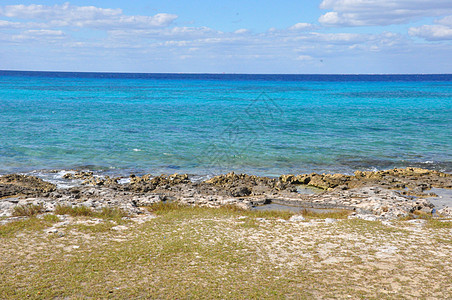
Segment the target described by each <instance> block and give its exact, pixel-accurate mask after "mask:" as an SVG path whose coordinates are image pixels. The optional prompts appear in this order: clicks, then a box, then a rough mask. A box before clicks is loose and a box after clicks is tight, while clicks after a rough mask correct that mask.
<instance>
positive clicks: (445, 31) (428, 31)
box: [409, 25, 452, 41]
mask: <svg viewBox="0 0 452 300" xmlns="http://www.w3.org/2000/svg"><path fill="white" fill-rule="evenodd" d="M409 34H410V35H412V36H417V37H421V38H424V39H426V40H429V41H440V40H452V28H450V27H448V26H444V25H423V26H420V27H412V28H410V29H409Z"/></svg>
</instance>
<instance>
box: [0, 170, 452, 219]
mask: <svg viewBox="0 0 452 300" xmlns="http://www.w3.org/2000/svg"><path fill="white" fill-rule="evenodd" d="M64 178H65V180H67V181H72V182H80V184H78V185H77V186H73V187H70V188H61V187H57V186H56V185H55V184H52V183H49V182H46V181H44V180H42V179H40V178H38V177H34V176H27V175H18V174H10V175H4V176H1V177H0V217H10V216H12V214H13V212H14V208H15V207H16V206H22V205H27V204H34V205H41V206H42V207H43V208H44V210H45V211H48V212H51V211H53V210H54V209H55V207H56V206H57V205H61V206H86V207H90V208H93V209H101V208H103V207H117V208H121V209H123V210H124V211H126V212H128V213H129V214H140V213H143V212H144V211H145V209H144V207H146V206H149V205H151V204H153V203H157V202H160V201H176V202H179V203H181V204H188V205H202V206H210V207H218V206H222V205H236V206H239V207H241V208H243V209H252V208H253V207H255V206H260V205H266V204H270V203H273V204H281V205H289V206H297V207H305V208H318V209H322V208H328V209H331V208H334V209H348V210H351V211H353V214H352V215H351V217H359V218H364V219H369V220H376V219H394V218H398V217H403V216H407V215H409V214H412V213H416V212H417V213H425V214H436V215H444V216H452V207H450V206H449V207H444V208H441V209H436V208H435V207H434V205H433V204H432V203H431V201H429V198H430V197H433V196H436V195H434V194H433V193H431V192H429V190H430V189H431V188H440V189H452V174H447V173H442V172H439V171H432V170H427V169H421V168H405V169H397V168H396V169H391V170H386V171H376V172H370V171H365V172H362V171H356V172H355V174H354V175H353V176H351V175H343V174H315V173H313V174H302V175H282V176H280V177H279V178H268V177H258V176H254V175H247V174H235V173H229V174H225V175H219V176H216V177H213V178H210V179H208V180H205V181H201V182H197V181H193V180H191V178H190V176H189V175H187V174H173V175H160V176H152V175H143V176H136V175H130V177H129V178H119V177H118V178H110V177H108V176H105V177H102V176H97V175H95V174H94V173H92V172H83V171H72V172H68V173H66V174H65V175H64Z"/></svg>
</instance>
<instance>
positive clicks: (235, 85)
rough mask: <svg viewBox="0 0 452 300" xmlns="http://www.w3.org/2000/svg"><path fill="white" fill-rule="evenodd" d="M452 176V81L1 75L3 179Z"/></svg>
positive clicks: (0, 169) (439, 77) (362, 77)
mask: <svg viewBox="0 0 452 300" xmlns="http://www.w3.org/2000/svg"><path fill="white" fill-rule="evenodd" d="M410 166H414V167H423V168H429V169H435V170H441V171H444V172H452V75H243V74H241V75H238V74H237V75H235V74H120V73H114V74H113V73H65V72H20V71H0V173H1V174H5V173H17V172H20V173H30V172H32V173H33V172H34V173H36V172H48V171H49V170H70V169H83V170H93V171H95V172H98V173H102V174H112V175H128V174H130V173H135V174H143V173H151V174H156V175H158V174H161V173H164V174H172V173H176V172H177V173H189V174H193V175H199V176H211V175H215V174H220V173H227V172H230V171H234V172H240V173H248V174H255V175H264V176H279V175H281V174H289V173H292V174H300V173H311V172H319V173H323V172H325V173H347V174H349V173H353V172H354V171H355V170H380V169H388V168H393V167H410Z"/></svg>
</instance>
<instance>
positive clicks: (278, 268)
mask: <svg viewBox="0 0 452 300" xmlns="http://www.w3.org/2000/svg"><path fill="white" fill-rule="evenodd" d="M149 210H151V211H153V212H154V213H155V215H157V217H155V218H153V219H151V218H149V219H147V220H148V221H146V222H145V223H142V224H141V223H139V222H137V223H135V222H132V221H130V222H129V223H126V224H125V225H124V226H125V227H127V229H125V230H119V231H118V230H111V228H112V226H116V224H117V223H116V221H115V220H114V219H116V218H117V217H118V215H117V213H119V212H112V211H110V212H104V215H105V216H109V217H110V218H111V219H106V220H104V221H103V222H100V223H98V224H96V225H93V226H89V225H87V224H85V223H77V222H79V221H83V220H90V218H89V217H86V216H77V217H74V219H73V223H71V224H69V225H67V226H63V227H58V228H59V233H62V234H63V235H62V236H59V235H57V234H47V233H45V231H44V230H43V229H45V228H47V227H49V226H53V225H54V222H55V221H56V220H57V218H58V217H55V216H52V215H45V216H43V218H42V219H38V218H28V219H25V220H21V221H17V222H13V223H9V224H7V225H3V226H0V238H1V240H0V269H1V270H2V272H0V298H1V299H23V298H32V299H36V298H38V299H39V298H40V299H52V298H55V299H62V298H64V299H80V298H94V299H103V298H120V299H122V298H146V299H312V298H331V299H333V298H334V299H335V298H351V299H359V298H366V299H368V298H370V299H394V298H395V299H397V298H403V299H407V298H408V299H417V298H440V299H450V298H451V297H452V271H451V269H450V268H449V266H450V265H451V264H452V258H451V256H450V255H448V254H449V253H450V250H451V248H450V247H451V246H452V244H451V243H450V240H451V239H452V237H451V234H452V233H451V231H450V230H449V229H447V228H434V227H430V226H424V227H416V226H418V225H413V224H412V223H406V222H405V223H406V226H403V227H401V226H399V227H398V226H397V224H398V223H397V222H394V224H395V225H393V226H387V225H384V224H382V223H381V222H368V221H363V220H359V219H350V220H340V221H338V222H335V223H334V224H326V223H325V222H316V221H315V220H314V219H311V220H313V222H284V221H282V220H281V218H279V217H275V215H274V213H271V212H265V211H258V212H254V211H242V210H240V209H237V208H234V207H226V208H222V209H215V208H206V207H187V206H177V205H174V204H168V203H167V204H158V205H155V206H151V207H150V208H149ZM98 213H100V212H98ZM263 216H264V217H263ZM145 217H146V216H141V217H139V218H145ZM148 217H150V216H148ZM284 217H286V215H284ZM311 217H312V218H313V216H312V215H309V218H311ZM329 217H331V215H329ZM261 218H262V219H261ZM96 220H97V219H96ZM401 223H403V222H401ZM425 223H426V222H425ZM426 224H427V223H426ZM5 228H8V230H9V233H6V235H7V238H5V237H6V235H2V232H5ZM2 230H3V231H2ZM420 287H422V288H420Z"/></svg>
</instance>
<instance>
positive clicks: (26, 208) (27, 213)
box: [13, 204, 45, 217]
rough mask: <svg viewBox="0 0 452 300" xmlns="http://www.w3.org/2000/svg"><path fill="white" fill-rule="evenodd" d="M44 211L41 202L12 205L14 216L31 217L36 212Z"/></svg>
mask: <svg viewBox="0 0 452 300" xmlns="http://www.w3.org/2000/svg"><path fill="white" fill-rule="evenodd" d="M44 211H45V208H44V205H42V204H38V205H36V204H26V205H18V206H16V207H14V210H13V216H14V217H32V216H36V215H37V214H40V213H43V212H44Z"/></svg>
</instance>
